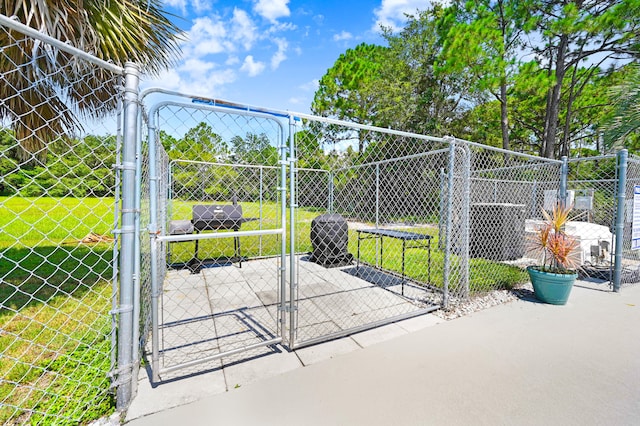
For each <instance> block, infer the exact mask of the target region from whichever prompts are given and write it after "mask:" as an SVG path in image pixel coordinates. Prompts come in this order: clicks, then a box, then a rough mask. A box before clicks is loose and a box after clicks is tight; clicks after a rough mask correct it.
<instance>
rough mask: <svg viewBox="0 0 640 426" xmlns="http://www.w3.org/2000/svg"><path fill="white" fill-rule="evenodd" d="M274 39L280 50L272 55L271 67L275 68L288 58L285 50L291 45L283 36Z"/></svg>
mask: <svg viewBox="0 0 640 426" xmlns="http://www.w3.org/2000/svg"><path fill="white" fill-rule="evenodd" d="M273 41H274V42H275V43H276V44H277V45H278V51H277V52H276V53H274V55H273V56H272V57H271V69H272V70H275V69H277V68H278V66H279V65H280V63H281V62H282V61H284V60H285V59H287V55H286V54H285V52H286V51H287V48H288V47H289V43H287V40H285V39H283V38H276V39H274V40H273Z"/></svg>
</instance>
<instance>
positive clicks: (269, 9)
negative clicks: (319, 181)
mask: <svg viewBox="0 0 640 426" xmlns="http://www.w3.org/2000/svg"><path fill="white" fill-rule="evenodd" d="M428 5H429V2H427V1H424V0H422V1H419V0H371V1H365V0H324V1H322V0H236V1H230V0H164V8H165V10H166V11H167V12H169V13H171V14H173V15H175V16H174V17H173V18H172V20H173V21H174V22H175V23H176V24H177V25H178V26H179V27H180V28H181V29H182V30H183V31H184V33H185V37H186V40H185V41H184V42H183V43H182V51H183V55H182V58H181V60H180V62H179V64H178V66H177V67H176V68H175V69H173V70H170V71H168V72H166V73H164V74H163V75H162V76H160V77H159V78H158V79H156V80H153V81H150V80H147V81H146V82H145V84H144V85H143V87H149V86H160V87H164V88H168V89H173V90H179V91H181V92H186V93H190V94H197V95H201V96H207V97H215V98H220V99H227V100H231V101H237V102H241V103H246V104H251V105H256V106H263V107H268V108H275V109H282V110H291V111H298V112H309V108H310V105H311V101H312V100H313V95H314V92H315V90H316V88H317V84H318V80H319V79H320V78H321V77H322V76H323V75H324V73H325V72H326V70H327V69H328V68H330V67H331V66H332V65H333V63H334V62H335V60H336V59H337V58H338V56H339V55H340V53H342V52H344V51H345V50H346V49H347V48H350V47H354V46H356V45H357V44H359V43H362V42H367V43H383V40H382V39H381V37H380V35H379V30H378V28H379V25H380V24H381V23H382V24H384V25H386V26H391V27H393V28H400V27H401V26H402V24H403V22H404V15H403V13H404V12H407V13H415V11H416V9H418V8H419V9H424V8H426V7H428Z"/></svg>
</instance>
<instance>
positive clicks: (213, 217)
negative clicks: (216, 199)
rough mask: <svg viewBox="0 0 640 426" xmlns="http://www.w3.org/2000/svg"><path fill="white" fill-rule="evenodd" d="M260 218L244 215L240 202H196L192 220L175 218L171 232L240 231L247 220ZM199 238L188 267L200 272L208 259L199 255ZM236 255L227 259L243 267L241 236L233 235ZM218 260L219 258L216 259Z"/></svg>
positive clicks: (175, 233)
mask: <svg viewBox="0 0 640 426" xmlns="http://www.w3.org/2000/svg"><path fill="white" fill-rule="evenodd" d="M254 220H258V218H247V217H244V216H243V215H242V206H241V205H239V204H195V205H194V206H193V207H192V210H191V220H190V221H188V220H173V221H171V222H170V223H169V233H170V234H172V235H178V234H183V235H184V234H193V233H196V234H199V233H200V232H204V231H239V230H240V227H241V226H242V224H243V223H245V222H250V221H254ZM198 249H199V240H198V239H196V240H195V249H194V252H193V259H191V261H189V263H188V267H189V269H191V271H192V272H199V271H200V269H201V268H202V267H203V266H204V263H205V262H206V261H207V259H200V258H199V256H198ZM233 253H234V256H233V258H231V259H227V261H231V262H233V261H237V262H238V263H239V266H240V267H241V268H242V254H241V251H240V237H233ZM214 261H216V262H217V259H214Z"/></svg>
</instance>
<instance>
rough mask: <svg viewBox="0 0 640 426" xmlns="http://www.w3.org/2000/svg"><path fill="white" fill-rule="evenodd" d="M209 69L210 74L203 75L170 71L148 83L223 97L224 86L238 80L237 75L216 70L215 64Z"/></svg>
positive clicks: (226, 70)
mask: <svg viewBox="0 0 640 426" xmlns="http://www.w3.org/2000/svg"><path fill="white" fill-rule="evenodd" d="M192 64H193V63H192ZM181 68H182V67H181ZM207 68H208V69H209V71H210V72H206V73H203V74H197V73H195V72H194V73H189V72H184V71H183V70H169V71H166V72H165V73H163V74H162V75H160V76H158V77H157V78H156V79H153V80H149V81H147V82H146V83H147V84H148V85H149V86H150V87H158V86H159V87H163V88H165V89H171V90H176V91H179V92H182V93H186V94H192V95H198V96H206V97H214V96H221V94H222V93H223V92H224V90H223V89H224V86H225V85H226V84H229V83H233V82H234V81H235V80H236V77H237V76H236V73H235V72H234V71H233V70H231V69H215V68H214V65H213V64H212V66H211V67H207ZM178 71H181V72H178ZM193 71H195V68H194V69H193Z"/></svg>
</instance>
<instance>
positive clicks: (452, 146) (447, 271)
mask: <svg viewBox="0 0 640 426" xmlns="http://www.w3.org/2000/svg"><path fill="white" fill-rule="evenodd" d="M445 140H446V141H447V142H448V143H449V173H448V181H447V195H446V196H447V204H446V222H445V223H446V225H445V232H444V235H445V239H446V241H445V249H444V268H443V286H442V287H443V288H442V306H443V308H445V309H446V308H447V307H448V306H449V282H450V280H451V250H452V247H451V237H452V235H451V234H452V232H451V228H452V225H453V180H454V179H455V168H456V167H455V166H456V164H455V163H456V142H455V140H453V139H452V138H445Z"/></svg>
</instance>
